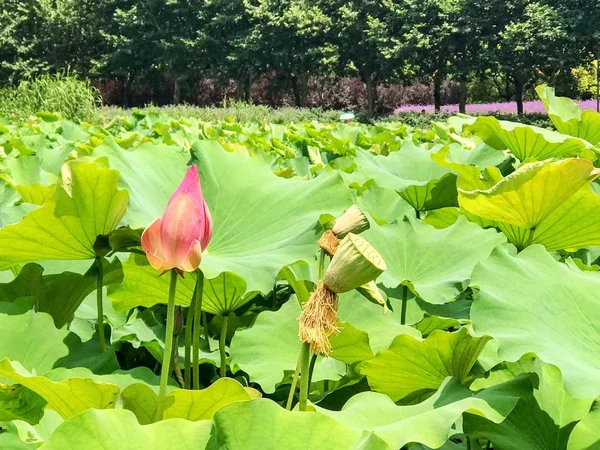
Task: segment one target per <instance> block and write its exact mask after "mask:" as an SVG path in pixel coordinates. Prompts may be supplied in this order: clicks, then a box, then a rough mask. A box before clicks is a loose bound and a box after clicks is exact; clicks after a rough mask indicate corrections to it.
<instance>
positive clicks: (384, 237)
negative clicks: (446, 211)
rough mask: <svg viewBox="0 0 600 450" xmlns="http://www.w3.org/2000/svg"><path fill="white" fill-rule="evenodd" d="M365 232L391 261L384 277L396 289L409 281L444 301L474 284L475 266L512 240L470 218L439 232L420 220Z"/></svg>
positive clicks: (416, 290)
mask: <svg viewBox="0 0 600 450" xmlns="http://www.w3.org/2000/svg"><path fill="white" fill-rule="evenodd" d="M363 236H364V237H365V238H366V239H367V240H368V241H369V242H370V243H371V244H372V245H373V247H375V249H377V251H378V252H379V253H380V254H381V256H382V257H383V259H384V261H385V262H386V264H387V270H386V271H385V272H384V273H383V274H382V275H381V277H380V278H379V280H380V281H381V282H382V283H383V284H385V285H386V286H389V287H391V288H395V287H396V286H398V285H400V284H406V285H408V286H410V287H411V290H413V292H414V293H415V294H416V295H417V296H419V297H420V298H421V299H423V300H425V301H426V302H429V303H436V304H442V303H446V302H450V301H452V300H453V299H454V298H455V297H456V296H457V295H458V294H460V293H461V292H462V291H463V290H464V289H465V288H466V287H467V285H468V283H469V279H470V277H471V271H472V270H473V267H475V264H477V263H478V262H479V261H481V260H483V259H485V258H486V257H487V256H488V255H489V254H490V253H491V252H492V250H493V249H494V248H495V247H496V246H498V245H500V244H502V243H504V242H506V238H505V237H504V236H503V235H502V234H500V233H497V232H496V231H494V230H482V229H481V228H480V227H479V226H477V225H475V224H474V223H470V222H468V221H467V219H466V218H464V217H459V218H458V220H457V221H456V223H455V224H454V225H451V226H449V227H447V228H444V229H441V230H438V229H436V228H434V227H432V226H431V225H428V224H426V223H423V222H421V221H419V220H409V221H403V222H400V223H397V224H391V225H383V226H379V225H377V224H372V225H371V229H369V230H368V231H366V232H365V233H363Z"/></svg>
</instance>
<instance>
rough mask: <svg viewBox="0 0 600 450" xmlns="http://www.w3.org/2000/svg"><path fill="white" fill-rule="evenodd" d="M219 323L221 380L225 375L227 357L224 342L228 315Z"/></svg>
mask: <svg viewBox="0 0 600 450" xmlns="http://www.w3.org/2000/svg"><path fill="white" fill-rule="evenodd" d="M222 317H223V322H222V323H221V338H220V339H219V353H220V354H221V378H224V377H225V376H226V375H227V355H226V354H225V340H226V339H227V325H228V323H229V315H226V316H222Z"/></svg>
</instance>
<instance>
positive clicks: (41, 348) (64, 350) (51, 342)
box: [0, 301, 69, 380]
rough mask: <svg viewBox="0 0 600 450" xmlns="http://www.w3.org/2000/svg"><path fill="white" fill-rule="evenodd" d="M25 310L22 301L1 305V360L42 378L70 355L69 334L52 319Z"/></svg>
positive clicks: (45, 315) (43, 314)
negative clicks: (56, 325)
mask: <svg viewBox="0 0 600 450" xmlns="http://www.w3.org/2000/svg"><path fill="white" fill-rule="evenodd" d="M24 306H27V305H25V303H24V302H23V301H17V302H15V303H0V359H2V358H8V359H10V360H11V361H18V362H19V363H21V365H22V366H23V367H24V368H25V369H27V370H30V371H35V373H38V374H41V375H43V374H45V373H47V372H49V371H50V370H51V369H52V367H53V366H54V364H55V363H56V362H57V361H58V360H59V359H61V358H63V357H65V356H67V354H68V353H69V348H68V346H67V344H66V342H65V340H66V338H67V336H68V335H69V332H68V331H67V330H64V329H63V330H59V329H57V328H56V327H55V326H54V323H53V321H52V317H51V316H50V315H48V314H46V313H36V312H34V311H33V310H28V311H23V307H24ZM0 380H1V378H0Z"/></svg>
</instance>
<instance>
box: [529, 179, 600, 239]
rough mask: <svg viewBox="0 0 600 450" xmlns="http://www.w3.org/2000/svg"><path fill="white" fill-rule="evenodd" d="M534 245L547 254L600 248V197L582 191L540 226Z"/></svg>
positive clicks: (537, 229) (587, 191) (534, 236)
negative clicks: (556, 251)
mask: <svg viewBox="0 0 600 450" xmlns="http://www.w3.org/2000/svg"><path fill="white" fill-rule="evenodd" d="M531 242H532V244H542V245H543V246H544V247H546V250H548V251H552V250H562V249H565V250H568V251H575V250H577V249H579V248H581V247H585V246H600V195H598V194H596V193H595V192H593V191H592V190H591V189H590V188H589V187H588V186H584V187H582V188H581V189H580V190H579V191H577V192H576V193H575V195H573V196H572V197H571V198H570V199H568V200H567V201H566V202H564V203H563V204H562V205H561V206H559V207H557V208H556V210H555V211H554V212H553V213H551V214H550V215H549V216H548V217H547V218H546V219H545V220H543V221H542V222H541V223H540V224H539V225H538V226H537V228H536V229H535V231H534V232H533V239H532V241H531Z"/></svg>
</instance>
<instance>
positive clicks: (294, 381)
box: [285, 354, 302, 411]
mask: <svg viewBox="0 0 600 450" xmlns="http://www.w3.org/2000/svg"><path fill="white" fill-rule="evenodd" d="M301 359H302V354H299V355H298V362H297V363H296V370H295V371H294V377H293V378H292V385H291V386H290V393H289V394H288V399H287V403H286V404H285V409H287V410H288V411H291V410H292V402H293V401H294V394H296V386H297V385H298V375H299V374H300V361H301Z"/></svg>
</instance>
